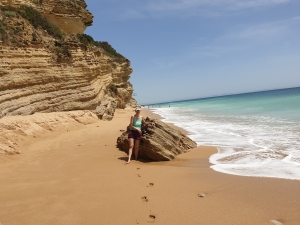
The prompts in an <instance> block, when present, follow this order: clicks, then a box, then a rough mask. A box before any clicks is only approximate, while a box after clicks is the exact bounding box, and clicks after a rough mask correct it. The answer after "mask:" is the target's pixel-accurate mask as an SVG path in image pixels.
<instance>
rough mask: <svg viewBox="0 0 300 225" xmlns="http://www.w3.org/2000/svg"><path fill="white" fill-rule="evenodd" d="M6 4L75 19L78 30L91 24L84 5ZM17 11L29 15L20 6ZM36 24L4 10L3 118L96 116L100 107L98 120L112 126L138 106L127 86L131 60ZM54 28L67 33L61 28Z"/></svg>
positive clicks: (72, 1)
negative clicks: (118, 115) (118, 111)
mask: <svg viewBox="0 0 300 225" xmlns="http://www.w3.org/2000/svg"><path fill="white" fill-rule="evenodd" d="M4 3H5V4H10V5H20V4H24V3H26V4H27V5H34V6H35V8H36V9H39V10H41V11H42V13H44V14H45V15H46V14H49V15H50V14H51V15H52V16H53V17H55V18H59V16H61V18H66V17H68V18H72V19H74V21H77V22H76V23H75V22H74V24H75V25H76V24H77V25H76V26H78V27H80V26H79V25H78V24H79V23H83V24H84V26H87V25H90V23H91V18H92V16H91V15H90V14H89V12H87V11H85V7H86V4H85V2H84V1H83V0H43V1H42V0H39V1H38V0H32V1H29V0H27V1H26V0H23V1H22V0H19V1H17V0H10V1H9V0H8V1H2V4H4ZM5 4H4V5H5ZM18 9H21V10H23V11H26V10H28V9H27V8H26V7H23V8H22V6H19V8H18ZM29 10H30V9H29ZM30 13H32V11H30ZM30 13H28V15H29V16H30V15H31V14H30ZM55 13H57V14H55ZM49 15H48V18H50V20H51V21H52V22H55V20H54V19H53V18H52V17H51V16H49ZM76 18H77V19H78V18H80V21H81V22H80V21H79V22H78V20H79V19H78V20H77V19H76ZM35 22H36V20H34V21H31V22H30V21H29V20H28V19H26V18H24V16H23V15H22V13H19V11H17V10H16V11H12V9H9V8H8V9H3V10H1V9H0V118H2V117H4V116H12V115H30V114H34V113H36V112H44V113H45V112H57V111H72V110H96V108H97V106H100V107H102V109H101V110H102V112H101V113H102V114H101V115H99V117H100V118H102V119H108V120H109V119H111V118H112V116H113V114H114V110H115V108H116V107H119V108H124V107H126V105H127V104H129V103H132V101H134V100H132V93H133V88H132V85H131V84H130V82H129V81H128V80H129V78H130V74H131V73H132V68H131V66H130V61H129V60H128V59H126V58H125V57H123V56H119V54H117V56H114V55H112V54H111V53H109V52H107V50H105V49H104V48H102V47H101V46H97V45H95V44H93V43H96V42H92V43H84V42H82V40H81V39H80V38H79V36H78V35H75V34H74V35H68V34H65V33H61V31H59V29H58V28H56V27H54V26H52V25H51V24H50V25H48V24H46V25H45V23H46V22H44V21H43V23H42V22H41V23H40V24H38V25H35V24H34V23H35ZM56 24H57V25H59V27H61V28H63V26H62V25H61V24H63V23H60V22H59V23H56ZM43 25H45V27H46V28H43ZM75 25H74V26H75ZM47 28H49V29H48V30H47ZM80 29H81V28H80ZM84 29H85V28H84ZM72 32H73V31H72ZM96 44H97V43H96ZM98 44H99V43H98ZM106 46H107V44H106ZM110 47H111V46H110ZM113 53H114V52H113ZM107 101H110V102H108V103H107ZM105 106H107V107H106V108H105Z"/></svg>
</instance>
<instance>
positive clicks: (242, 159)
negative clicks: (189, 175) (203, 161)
mask: <svg viewBox="0 0 300 225" xmlns="http://www.w3.org/2000/svg"><path fill="white" fill-rule="evenodd" d="M152 110H153V111H154V112H155V113H158V114H159V115H161V116H162V117H164V121H165V122H172V123H174V124H175V125H176V126H179V127H182V128H184V129H186V130H187V131H188V132H190V134H191V135H190V138H192V139H193V140H194V141H196V142H197V144H198V145H210V146H216V147H217V148H218V153H217V154H214V155H212V156H211V157H210V159H209V160H210V162H211V163H212V164H214V165H213V166H211V168H212V169H214V170H216V171H219V172H223V173H228V174H234V175H242V176H257V177H276V178H285V179H295V180H300V123H297V122H294V121H289V120H285V119H278V118H272V117H268V116H259V115H216V114H213V115H212V114H202V113H201V112H199V111H198V110H197V109H191V108H181V107H177V108H176V107H171V108H155V109H152Z"/></svg>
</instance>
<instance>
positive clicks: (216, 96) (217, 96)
mask: <svg viewBox="0 0 300 225" xmlns="http://www.w3.org/2000/svg"><path fill="white" fill-rule="evenodd" d="M294 88H300V86H297V87H289V88H278V89H268V90H261V91H251V92H242V93H235V94H225V95H215V96H209V97H200V98H192V99H182V100H175V101H166V102H159V103H152V104H140V105H142V106H145V105H158V104H167V103H176V102H184V101H193V100H200V99H210V98H219V97H227V96H233V95H243V94H253V93H259V92H267V91H279V90H285V89H294Z"/></svg>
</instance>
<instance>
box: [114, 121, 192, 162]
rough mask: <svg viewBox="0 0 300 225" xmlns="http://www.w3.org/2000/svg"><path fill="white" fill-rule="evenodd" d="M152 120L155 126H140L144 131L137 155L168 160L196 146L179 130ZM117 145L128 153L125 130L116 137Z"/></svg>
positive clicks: (156, 159) (155, 159) (157, 159)
mask: <svg viewBox="0 0 300 225" xmlns="http://www.w3.org/2000/svg"><path fill="white" fill-rule="evenodd" d="M147 119H148V121H149V120H150V119H149V118H147ZM147 119H146V120H147ZM153 122H155V126H148V127H144V126H143V127H142V130H144V131H145V132H146V133H145V134H144V135H143V138H142V140H141V141H140V147H139V157H141V158H144V159H150V160H154V161H170V160H172V159H174V158H175V157H176V155H179V154H182V153H184V152H187V151H188V150H189V149H191V148H195V147H197V144H196V143H195V142H194V141H192V140H191V139H190V138H189V137H187V136H186V135H184V134H183V133H181V132H180V131H179V130H176V129H174V128H173V127H171V126H169V125H167V124H166V123H164V122H162V121H159V120H154V121H153ZM117 146H118V148H119V149H120V150H121V151H124V152H126V153H128V147H129V145H128V138H127V132H123V133H122V135H121V136H120V137H119V138H118V140H117ZM133 154H134V150H133Z"/></svg>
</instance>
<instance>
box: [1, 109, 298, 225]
mask: <svg viewBox="0 0 300 225" xmlns="http://www.w3.org/2000/svg"><path fill="white" fill-rule="evenodd" d="M133 113H134V112H133V111H126V110H118V111H117V112H116V113H115V117H114V119H113V120H112V121H98V122H96V123H92V124H88V125H82V126H79V127H77V128H76V129H73V130H70V131H69V132H65V133H59V135H52V136H51V137H49V138H37V139H36V140H35V141H34V142H32V143H31V144H30V145H29V146H26V148H25V149H24V150H23V151H22V154H20V155H14V156H7V155H2V156H0V224H2V225H20V224H22V225H37V224H43V225H44V224H45V225H47V224H49V225H50V224H51V225H53V224H55V225H60V224H72V225H77V224H89V225H93V224H95V225H96V224H116V225H119V224H124V225H134V224H151V223H153V224H164V225H168V224H172V225H177V224H178V225H179V224H180V225H182V224H187V225H194V224H195V225H196V224H212V225H218V224H220V225H221V224H222V225H227V224H228V225H229V224H231V225H235V224H238V225H247V224H249V225H250V224H251V225H253V224H256V225H257V224H266V225H267V224H269V225H272V224H280V223H282V224H291V225H292V224H293V225H299V224H300V191H299V190H300V181H294V180H285V179H273V178H253V177H242V176H234V175H228V174H223V173H219V172H215V171H214V170H212V169H210V167H209V166H210V163H209V161H208V158H209V156H210V155H211V154H214V153H215V152H216V151H217V149H215V148H214V147H202V146H201V147H198V148H196V149H193V150H191V151H190V152H188V153H185V154H182V155H179V156H178V157H177V158H176V159H175V160H173V161H171V162H153V163H149V162H148V163H147V162H141V161H135V160H132V161H131V163H130V164H128V165H126V160H127V155H126V154H125V153H124V152H122V151H120V150H118V149H117V147H116V140H117V137H118V136H119V135H120V134H121V131H120V130H125V128H126V126H127V125H128V123H129V119H130V115H133ZM142 114H143V115H144V116H145V115H149V116H151V117H153V116H154V115H153V114H151V113H150V112H148V111H147V110H143V112H142ZM199 194H205V196H204V197H199ZM271 221H273V222H271ZM276 221H277V222H280V223H276Z"/></svg>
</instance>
